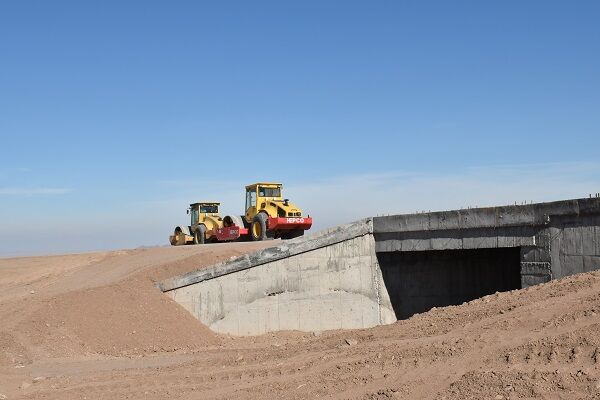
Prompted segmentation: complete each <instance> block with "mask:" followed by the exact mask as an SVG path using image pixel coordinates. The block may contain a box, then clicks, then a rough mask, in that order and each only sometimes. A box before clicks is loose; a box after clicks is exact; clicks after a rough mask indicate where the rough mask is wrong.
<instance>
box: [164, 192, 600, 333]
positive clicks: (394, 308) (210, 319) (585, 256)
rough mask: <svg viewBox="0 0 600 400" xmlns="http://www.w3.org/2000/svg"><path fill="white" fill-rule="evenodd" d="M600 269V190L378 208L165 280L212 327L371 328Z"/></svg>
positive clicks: (236, 329)
mask: <svg viewBox="0 0 600 400" xmlns="http://www.w3.org/2000/svg"><path fill="white" fill-rule="evenodd" d="M595 269H600V198H591V199H575V200H567V201H557V202H552V203H539V204H529V205H521V206H502V207H488V208H475V209H467V210H453V211H443V212H431V213H421V214H408V215H394V216H388V217H374V218H367V219H364V220H360V221H356V222H354V223H351V224H348V225H343V226H340V227H336V228H333V229H330V230H327V231H324V232H320V233H317V234H315V235H311V236H306V237H301V238H297V239H294V240H290V241H286V242H283V243H282V244H280V245H278V246H275V247H272V248H268V249H263V250H260V251H257V252H255V253H252V254H249V255H245V256H242V257H238V258H236V259H233V260H230V261H228V262H225V263H222V264H218V265H215V266H213V267H210V268H207V269H201V270H198V271H194V272H191V273H188V274H185V275H182V276H179V277H174V278H172V279H169V280H167V281H164V282H161V283H160V284H159V287H160V288H161V290H163V291H164V292H165V293H166V294H167V295H169V296H171V297H172V298H173V299H174V300H175V301H177V302H179V303H180V304H181V305H182V306H183V307H185V308H186V309H187V310H188V311H189V312H191V313H192V314H193V315H194V316H196V317H197V318H198V319H200V320H201V321H202V322H203V323H205V324H206V325H208V326H209V327H210V328H211V329H213V330H215V331H217V332H221V333H229V334H235V335H256V334H261V333H265V332H269V331H276V330H290V329H294V330H303V331H320V330H327V329H344V328H367V327H371V326H375V325H380V324H389V323H392V322H394V321H396V320H397V319H402V318H408V317H410V316H411V315H413V314H415V313H419V312H424V311H427V310H429V309H431V308H432V307H441V306H447V305H452V304H460V303H462V302H464V301H470V300H472V299H475V298H478V297H481V296H484V295H487V294H491V293H494V292H496V291H506V290H512V289H520V288H523V287H527V286H531V285H535V284H539V283H543V282H547V281H549V280H551V279H557V278H562V277H564V276H568V275H572V274H575V273H579V272H586V271H591V270H595Z"/></svg>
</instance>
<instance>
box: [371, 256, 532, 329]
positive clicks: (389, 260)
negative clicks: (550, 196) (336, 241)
mask: <svg viewBox="0 0 600 400" xmlns="http://www.w3.org/2000/svg"><path fill="white" fill-rule="evenodd" d="M520 258H521V257H520V248H519V247H509V248H498V249H476V250H431V251H396V252H381V253H377V259H378V261H379V265H380V267H381V272H382V275H383V281H384V282H385V286H386V288H387V291H388V293H389V295H390V300H391V303H392V307H393V308H394V312H395V313H396V318H398V319H406V318H409V317H410V316H412V315H414V314H417V313H422V312H426V311H428V310H430V309H431V308H433V307H444V306H449V305H457V304H462V303H463V302H465V301H471V300H473V299H476V298H479V297H483V296H485V295H488V294H492V293H495V292H504V291H508V290H513V289H520V288H521V268H520Z"/></svg>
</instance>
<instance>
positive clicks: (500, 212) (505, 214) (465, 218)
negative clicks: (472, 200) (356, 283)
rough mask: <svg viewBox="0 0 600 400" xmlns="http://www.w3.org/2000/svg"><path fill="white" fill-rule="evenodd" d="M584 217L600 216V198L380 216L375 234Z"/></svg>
mask: <svg viewBox="0 0 600 400" xmlns="http://www.w3.org/2000/svg"><path fill="white" fill-rule="evenodd" d="M584 214H600V198H598V197H592V198H582V199H573V200H560V201H554V202H547V203H533V204H525V205H508V206H495V207H481V208H469V209H461V210H451V211H433V212H426V213H419V214H397V215H389V216H380V217H374V218H373V233H374V234H376V235H377V234H378V233H390V232H395V233H397V232H415V231H424V230H427V231H444V230H460V229H470V228H473V227H477V228H502V227H511V226H523V225H529V226H543V225H548V224H550V223H551V222H552V216H567V215H584Z"/></svg>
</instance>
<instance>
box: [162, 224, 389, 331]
mask: <svg viewBox="0 0 600 400" xmlns="http://www.w3.org/2000/svg"><path fill="white" fill-rule="evenodd" d="M370 231H371V221H370V220H364V221H358V222H357V223H354V224H350V225H346V226H344V227H338V228H336V229H333V230H330V231H326V232H324V233H321V234H319V235H316V236H314V237H312V238H311V239H309V240H308V242H309V243H311V244H312V245H311V246H310V247H306V246H307V239H304V238H300V239H295V240H293V241H289V242H285V243H284V244H282V245H280V246H277V247H275V248H272V249H265V250H262V251H261V252H257V253H255V254H253V255H251V256H249V257H240V258H239V259H237V260H233V261H231V262H228V263H224V264H222V265H220V266H216V267H213V268H212V269H209V270H205V271H197V272H195V273H192V274H188V275H187V276H184V277H181V278H177V279H175V280H172V281H170V282H165V283H163V290H165V289H167V290H168V292H167V293H168V295H169V296H171V297H172V298H173V299H174V300H175V301H177V302H178V303H180V304H181V305H182V306H183V307H185V308H186V309H187V310H188V311H189V312H191V313H192V314H193V315H194V316H196V317H197V318H198V319H199V320H200V321H202V322H203V323H204V324H206V325H207V326H209V327H210V328H211V329H212V330H214V331H216V332H220V333H229V334H234V335H257V334H261V333H265V332H270V331H277V330H301V331H321V330H328V329H349V328H368V327H372V326H376V325H381V324H387V323H392V322H394V321H396V317H395V314H394V311H393V309H392V306H391V303H390V300H389V296H388V295H387V291H386V290H385V285H384V283H383V281H382V277H381V270H380V268H379V265H378V263H377V257H376V254H375V241H374V240H373V235H372V234H371V233H370ZM300 250H304V251H300ZM259 254H262V257H259V256H258V255H259ZM290 254H292V255H290ZM224 272H226V273H224ZM203 277H204V279H203ZM182 285H183V286H182ZM177 286H179V287H177ZM169 289H170V290H169Z"/></svg>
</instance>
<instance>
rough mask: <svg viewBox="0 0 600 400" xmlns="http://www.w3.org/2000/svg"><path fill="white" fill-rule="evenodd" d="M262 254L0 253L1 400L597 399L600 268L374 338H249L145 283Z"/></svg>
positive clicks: (238, 250)
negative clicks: (218, 326) (203, 319)
mask: <svg viewBox="0 0 600 400" xmlns="http://www.w3.org/2000/svg"><path fill="white" fill-rule="evenodd" d="M268 244H269V243H238V244H218V245H206V246H186V247H176V248H175V247H174V248H170V247H165V248H152V249H136V250H124V251H113V252H103V253H90V254H75V255H64V256H47V257H28V258H14V259H1V260H0V399H124V398H127V399H234V398H235V399H238V398H239V399H271V398H289V399H305V398H309V399H314V398H335V399H346V398H349V399H387V398H393V399H421V398H423V399H469V398H472V399H529V398H531V399H588V398H599V399H600V272H593V273H587V274H581V275H576V276H573V277H570V278H567V279H563V280H559V281H554V282H550V283H547V284H544V285H540V286H536V287H532V288H528V289H524V290H517V291H512V292H507V293H497V294H493V295H490V296H487V297H484V298H482V299H477V300H474V301H472V302H469V303H465V304H463V305H460V306H454V307H446V308H438V309H434V310H431V311H430V312H428V313H425V314H421V315H417V316H414V317H412V318H410V319H408V320H404V321H399V322H397V323H395V324H392V325H388V326H382V327H376V328H372V329H363V330H353V331H330V332H312V333H306V332H281V333H275V334H267V335H263V336H258V337H245V338H244V337H231V336H224V335H216V334H214V333H212V332H211V331H210V330H208V329H207V328H206V327H205V326H203V325H202V324H201V323H200V322H199V321H197V320H196V319H194V318H193V317H192V316H191V315H189V314H188V313H187V312H186V311H185V310H183V309H182V308H181V307H179V306H178V305H177V304H176V303H174V302H173V301H171V300H170V299H169V298H168V297H167V296H165V295H163V294H162V293H161V292H160V291H159V290H158V289H156V288H155V286H154V282H156V281H157V280H161V279H163V278H166V277H171V276H175V275H178V274H180V273H183V272H187V271H191V270H193V269H196V268H199V267H202V266H207V265H210V264H213V263H215V262H218V261H223V260H226V259H228V258H230V257H233V256H236V255H239V254H243V253H246V252H249V251H252V250H254V249H257V248H259V247H262V246H265V245H268ZM271 244H272V243H271Z"/></svg>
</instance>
